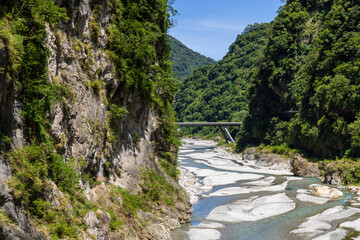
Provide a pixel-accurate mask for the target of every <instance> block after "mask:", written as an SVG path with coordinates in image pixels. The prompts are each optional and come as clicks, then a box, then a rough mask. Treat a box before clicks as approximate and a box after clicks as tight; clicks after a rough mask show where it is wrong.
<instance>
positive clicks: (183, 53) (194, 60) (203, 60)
mask: <svg viewBox="0 0 360 240" xmlns="http://www.w3.org/2000/svg"><path fill="white" fill-rule="evenodd" d="M168 39H169V43H170V45H171V49H172V50H171V57H170V60H171V62H172V63H173V73H174V75H175V77H176V78H177V79H178V80H179V81H183V80H184V78H186V77H188V76H190V75H191V74H192V72H193V70H194V69H196V68H199V67H203V66H207V65H211V64H214V63H216V61H215V60H214V59H212V58H209V57H206V56H204V55H202V54H200V53H198V52H195V51H193V50H191V49H190V48H188V47H187V46H185V45H184V44H183V43H182V42H180V41H179V40H177V39H176V38H174V37H172V36H170V35H168Z"/></svg>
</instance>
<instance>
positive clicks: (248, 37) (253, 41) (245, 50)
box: [174, 23, 269, 135]
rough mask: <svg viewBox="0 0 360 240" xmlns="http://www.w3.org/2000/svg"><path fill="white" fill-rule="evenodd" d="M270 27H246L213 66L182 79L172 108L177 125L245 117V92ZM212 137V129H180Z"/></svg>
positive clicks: (200, 69)
mask: <svg viewBox="0 0 360 240" xmlns="http://www.w3.org/2000/svg"><path fill="white" fill-rule="evenodd" d="M268 30H269V24H266V23H264V24H254V25H249V26H248V27H247V28H246V29H245V30H244V32H243V33H242V34H240V35H238V37H237V39H236V41H235V42H234V43H233V44H232V45H231V46H230V48H229V52H228V53H227V54H226V55H225V56H224V58H223V59H222V60H220V61H219V62H217V63H216V64H213V65H210V66H205V67H202V68H198V69H196V70H195V71H194V73H193V74H192V75H191V76H190V77H188V78H186V79H185V81H184V82H183V84H182V85H181V88H180V91H179V92H178V93H177V95H176V102H175V104H174V108H175V111H176V114H177V118H178V120H179V121H209V122H212V121H242V120H243V119H244V118H245V117H246V116H247V114H248V110H247V104H246V92H247V89H248V87H249V85H250V79H251V77H252V75H253V74H254V69H255V63H256V61H257V59H258V57H259V55H260V52H261V50H262V48H263V47H264V46H265V43H266V36H267V32H268ZM183 131H185V132H186V134H189V133H190V134H194V133H196V134H200V135H209V134H210V135H212V134H213V133H215V132H216V131H217V130H216V129H214V128H203V129H202V128H188V129H183Z"/></svg>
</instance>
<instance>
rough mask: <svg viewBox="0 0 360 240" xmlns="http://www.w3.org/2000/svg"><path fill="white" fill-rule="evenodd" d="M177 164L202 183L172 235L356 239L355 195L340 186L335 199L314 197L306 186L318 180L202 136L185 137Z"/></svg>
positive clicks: (359, 217) (178, 238) (206, 239)
mask: <svg viewBox="0 0 360 240" xmlns="http://www.w3.org/2000/svg"><path fill="white" fill-rule="evenodd" d="M179 166H180V168H181V169H183V171H187V172H190V173H192V174H194V175H195V176H196V177H197V179H198V181H199V182H200V183H201V184H202V187H201V188H200V189H199V191H200V190H201V193H200V194H199V199H198V201H197V203H195V204H194V205H193V209H194V212H193V215H192V221H191V223H189V224H186V225H183V226H182V227H181V228H180V229H177V230H175V231H173V232H172V233H171V237H172V239H173V240H182V239H195V240H210V239H228V240H232V239H234V240H235V239H244V240H247V239H249V240H250V239H251V240H253V239H255V240H258V239H271V240H277V239H281V240H290V239H291V240H293V239H305V240H306V239H316V240H322V239H324V240H325V239H332V240H338V239H339V240H340V239H356V240H360V206H359V200H358V198H359V197H360V196H358V195H353V194H351V193H350V192H348V191H346V190H342V192H343V193H344V196H342V197H340V198H338V199H330V198H324V197H318V196H315V195H314V194H313V193H312V190H311V189H312V186H314V185H318V184H321V185H324V186H326V185H325V184H322V183H321V182H320V181H319V180H318V179H315V178H300V177H295V176H293V174H292V173H291V172H290V171H288V170H271V169H269V168H267V167H259V166H256V165H255V164H254V163H253V162H252V161H249V160H247V159H241V158H240V157H239V156H237V155H232V154H229V153H225V152H224V151H221V150H218V149H217V148H216V147H215V145H214V144H213V143H212V142H206V141H190V140H187V141H185V144H184V145H183V146H182V148H181V150H180V153H179ZM330 187H332V188H333V187H334V186H330Z"/></svg>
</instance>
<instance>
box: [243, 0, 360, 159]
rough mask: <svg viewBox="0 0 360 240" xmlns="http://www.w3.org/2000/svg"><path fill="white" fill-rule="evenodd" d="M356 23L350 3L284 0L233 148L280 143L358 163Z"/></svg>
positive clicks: (359, 43) (358, 16) (355, 7)
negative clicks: (354, 160)
mask: <svg viewBox="0 0 360 240" xmlns="http://www.w3.org/2000/svg"><path fill="white" fill-rule="evenodd" d="M359 22H360V6H359V4H358V3H356V2H355V1H350V0H329V1H322V0H317V1H307V0H288V1H287V3H286V4H285V5H284V6H283V7H282V9H281V11H280V12H279V15H278V16H277V17H276V18H275V20H274V21H273V22H272V23H271V31H270V33H269V36H268V42H267V44H266V47H265V49H264V51H263V54H262V57H261V59H260V61H259V63H258V69H257V70H256V73H255V75H254V77H253V80H252V84H251V87H250V90H249V99H248V101H249V113H250V114H251V115H250V116H248V117H247V119H246V121H245V124H244V126H243V129H242V133H241V134H239V135H240V136H241V138H240V141H239V143H238V148H239V149H243V147H244V146H246V145H247V144H249V143H255V144H257V143H266V144H272V145H281V144H284V145H287V146H290V147H292V148H298V149H301V150H303V151H305V152H307V153H308V154H312V155H314V156H317V157H321V158H329V157H360V71H359V67H360V58H359V57H360V31H359V30H360V25H359ZM288 111H293V113H296V114H295V115H291V114H285V115H284V112H288Z"/></svg>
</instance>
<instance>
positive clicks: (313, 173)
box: [291, 154, 320, 177]
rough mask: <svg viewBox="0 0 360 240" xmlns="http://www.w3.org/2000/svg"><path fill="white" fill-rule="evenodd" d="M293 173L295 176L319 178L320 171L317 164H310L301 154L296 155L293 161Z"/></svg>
mask: <svg viewBox="0 0 360 240" xmlns="http://www.w3.org/2000/svg"><path fill="white" fill-rule="evenodd" d="M291 171H292V172H293V173H294V175H295V176H300V177H319V176H320V170H319V166H318V164H317V163H311V162H308V161H307V160H306V159H305V158H303V157H301V155H300V154H296V155H295V156H294V158H293V160H292V161H291Z"/></svg>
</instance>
